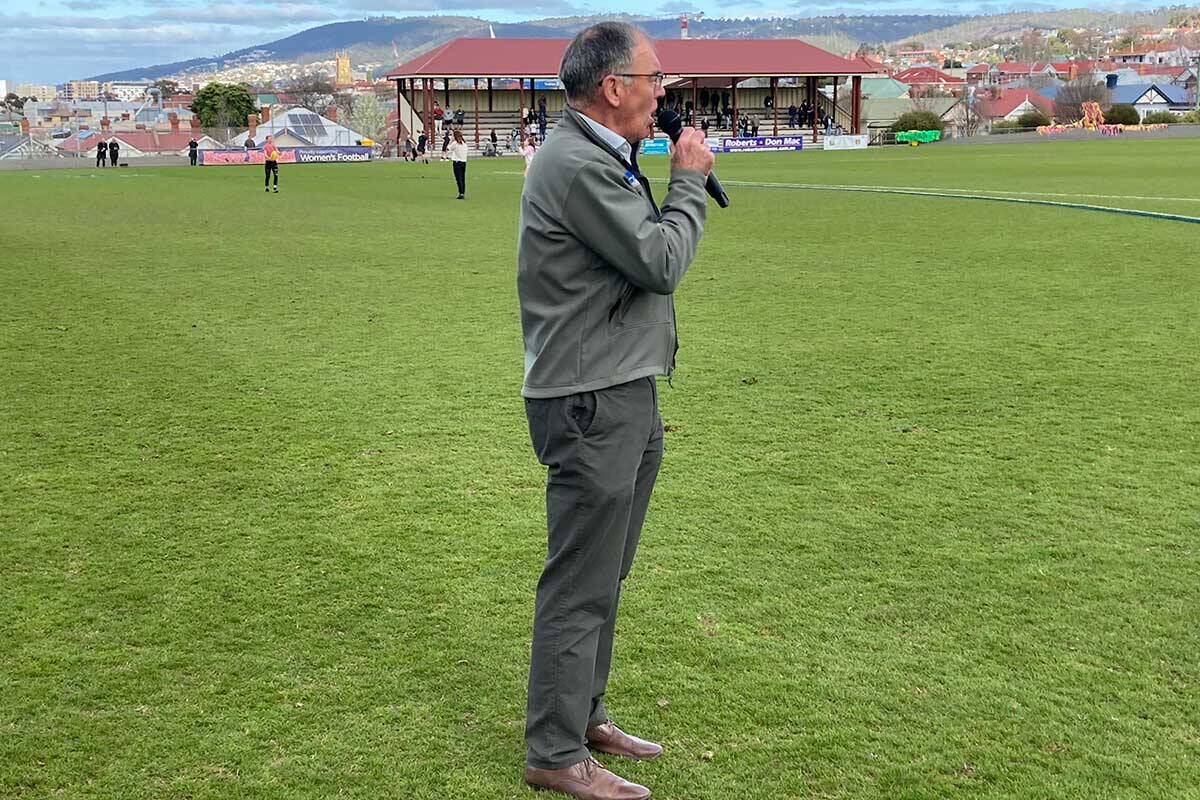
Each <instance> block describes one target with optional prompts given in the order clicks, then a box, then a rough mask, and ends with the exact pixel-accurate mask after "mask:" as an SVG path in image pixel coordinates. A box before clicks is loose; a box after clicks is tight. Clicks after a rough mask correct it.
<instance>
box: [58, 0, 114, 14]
mask: <svg viewBox="0 0 1200 800" xmlns="http://www.w3.org/2000/svg"><path fill="white" fill-rule="evenodd" d="M63 5H65V6H66V7H67V8H69V9H71V10H72V11H96V10H97V9H101V8H104V7H105V6H107V5H108V3H105V2H104V0H70V2H67V3H64V4H63Z"/></svg>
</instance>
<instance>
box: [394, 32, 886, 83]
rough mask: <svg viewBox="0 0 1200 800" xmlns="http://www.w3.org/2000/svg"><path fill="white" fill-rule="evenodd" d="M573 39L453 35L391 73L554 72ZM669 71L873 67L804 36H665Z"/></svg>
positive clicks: (865, 70) (752, 73) (845, 71)
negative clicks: (801, 39)
mask: <svg viewBox="0 0 1200 800" xmlns="http://www.w3.org/2000/svg"><path fill="white" fill-rule="evenodd" d="M569 43H570V40H569V39H454V40H452V41H450V42H447V43H446V44H444V45H442V46H441V47H436V48H434V49H433V50H430V51H428V52H426V53H423V54H421V55H419V56H417V57H416V58H414V59H412V60H410V61H407V62H405V63H404V64H400V65H399V66H397V67H396V68H395V69H393V70H391V71H390V72H389V73H388V75H387V77H388V78H390V79H392V80H396V79H399V78H485V77H496V78H554V77H557V76H558V66H559V64H560V63H561V62H562V56H563V51H565V50H566V49H567V45H568V44H569ZM654 45H655V49H656V50H657V51H658V58H659V60H660V61H661V62H662V69H663V72H666V73H667V74H668V75H687V76H705V75H710V76H727V77H731V78H733V77H737V78H755V77H769V76H773V75H778V76H794V75H869V74H872V73H874V71H875V70H874V69H873V68H870V67H868V66H866V65H864V64H859V63H855V62H851V61H848V60H847V59H844V58H842V57H841V56H836V55H834V54H833V53H829V52H826V51H824V50H822V49H820V48H818V47H814V46H812V45H811V44H808V43H807V42H802V41H800V40H799V39H660V40H659V41H657V42H655V43H654Z"/></svg>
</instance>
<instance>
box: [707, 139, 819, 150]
mask: <svg viewBox="0 0 1200 800" xmlns="http://www.w3.org/2000/svg"><path fill="white" fill-rule="evenodd" d="M803 149H804V138H803V137H800V136H745V137H743V136H739V137H737V138H734V139H728V138H726V139H722V140H721V152H722V153H771V152H775V151H779V150H803Z"/></svg>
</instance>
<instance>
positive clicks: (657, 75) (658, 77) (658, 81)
mask: <svg viewBox="0 0 1200 800" xmlns="http://www.w3.org/2000/svg"><path fill="white" fill-rule="evenodd" d="M612 74H613V75H616V76H617V77H618V78H650V79H652V81H653V83H654V88H655V89H657V88H659V87H660V86H662V85H663V78H665V77H667V75H666V73H664V72H614V73H612Z"/></svg>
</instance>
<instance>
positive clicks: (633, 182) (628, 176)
mask: <svg viewBox="0 0 1200 800" xmlns="http://www.w3.org/2000/svg"><path fill="white" fill-rule="evenodd" d="M625 182H626V183H628V184H629V185H630V186H631V187H632V188H634V189H636V188H638V179H637V175H634V174H633V173H632V172H630V171H629V170H625Z"/></svg>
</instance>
